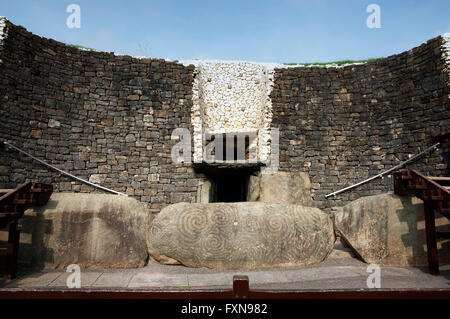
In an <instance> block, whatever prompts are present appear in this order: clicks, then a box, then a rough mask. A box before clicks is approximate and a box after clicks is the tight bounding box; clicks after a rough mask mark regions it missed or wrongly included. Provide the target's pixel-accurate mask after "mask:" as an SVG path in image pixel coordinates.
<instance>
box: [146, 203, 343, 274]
mask: <svg viewBox="0 0 450 319" xmlns="http://www.w3.org/2000/svg"><path fill="white" fill-rule="evenodd" d="M147 239H148V247H149V253H150V256H151V257H152V258H153V259H155V260H157V261H159V262H162V263H166V264H175V263H181V264H183V265H186V266H189V267H207V268H215V269H263V268H275V267H292V266H299V265H310V264H315V263H319V262H321V261H323V260H324V259H325V258H326V257H327V256H328V255H329V254H330V252H331V251H332V249H333V244H334V240H335V238H334V231H333V223H332V220H331V218H330V217H329V216H328V215H327V214H325V213H323V212H322V211H320V210H319V209H317V208H312V207H303V206H298V205H282V204H269V203H257V202H242V203H208V204H201V203H195V204H189V203H178V204H174V205H170V206H167V207H165V208H164V209H163V210H161V212H160V213H159V214H158V216H157V217H155V219H154V221H153V223H152V226H151V230H150V232H149V233H148V237H147Z"/></svg>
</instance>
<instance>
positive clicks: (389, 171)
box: [325, 143, 440, 198]
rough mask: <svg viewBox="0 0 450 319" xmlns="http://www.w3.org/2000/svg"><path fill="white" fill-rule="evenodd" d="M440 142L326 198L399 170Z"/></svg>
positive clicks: (326, 196) (434, 147)
mask: <svg viewBox="0 0 450 319" xmlns="http://www.w3.org/2000/svg"><path fill="white" fill-rule="evenodd" d="M439 144H440V143H436V144H434V145H432V146H430V147H428V148H427V149H425V150H424V151H422V152H421V153H419V154H417V155H414V156H413V157H411V158H410V159H408V160H406V161H404V162H402V163H400V164H398V165H396V166H394V167H392V168H391V169H388V170H387V171H384V172H383V173H380V174H378V175H375V176H372V177H370V178H368V179H365V180H363V181H362V182H359V183H356V184H353V185H351V186H347V187H345V188H342V189H340V190H338V191H335V192H333V193H330V194H327V195H325V198H328V197H330V196H336V195H337V194H340V193H342V192H345V191H348V190H350V189H352V188H355V187H357V186H360V185H363V184H365V183H368V182H370V181H372V180H374V179H377V178H381V177H383V176H384V175H386V174H389V173H391V172H393V171H395V170H398V169H399V168H402V167H403V166H405V165H406V164H408V163H411V162H413V161H415V160H416V159H418V158H419V157H421V156H422V155H424V154H425V153H427V152H429V151H431V150H434V149H436V148H437V147H438V146H439Z"/></svg>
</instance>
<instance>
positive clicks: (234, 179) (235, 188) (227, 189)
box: [214, 175, 249, 203]
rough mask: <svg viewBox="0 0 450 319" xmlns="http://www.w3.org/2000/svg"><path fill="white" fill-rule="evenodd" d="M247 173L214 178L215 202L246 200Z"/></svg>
mask: <svg viewBox="0 0 450 319" xmlns="http://www.w3.org/2000/svg"><path fill="white" fill-rule="evenodd" d="M248 179H249V176H248V175H228V176H217V177H215V178H214V182H215V185H216V200H215V201H216V202H226V203H228V202H245V201H246V200H247V187H248Z"/></svg>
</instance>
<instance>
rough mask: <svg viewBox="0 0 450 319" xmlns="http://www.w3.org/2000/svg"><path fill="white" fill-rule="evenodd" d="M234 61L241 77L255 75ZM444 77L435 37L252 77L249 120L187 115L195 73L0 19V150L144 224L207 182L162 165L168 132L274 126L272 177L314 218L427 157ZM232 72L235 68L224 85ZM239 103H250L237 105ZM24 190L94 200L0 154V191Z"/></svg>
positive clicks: (443, 171)
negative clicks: (303, 178) (295, 188)
mask: <svg viewBox="0 0 450 319" xmlns="http://www.w3.org/2000/svg"><path fill="white" fill-rule="evenodd" d="M238 64H239V63H238ZM241 64H242V65H243V66H247V67H249V66H250V69H249V70H250V71H252V72H253V71H255V69H254V68H258V65H257V64H248V63H241ZM205 65H208V64H207V63H204V64H203V67H204V66H205ZM449 68H450V65H449V60H448V38H447V37H445V36H444V37H441V36H440V37H437V38H434V39H432V40H429V41H428V42H427V43H425V44H423V45H421V46H419V47H417V48H414V49H412V50H410V51H407V52H404V53H401V54H398V55H393V56H390V57H388V58H384V59H378V60H376V61H374V62H369V63H365V64H358V65H348V66H344V67H330V66H327V67H280V68H275V69H274V70H270V72H268V71H267V70H265V69H264V68H261V70H259V71H258V72H259V73H258V74H255V76H254V78H252V77H251V76H250V77H249V75H248V74H246V75H243V77H244V78H246V79H250V80H249V81H250V82H252V81H253V82H252V83H254V84H255V86H256V87H255V91H254V92H259V93H258V94H259V95H252V94H254V92H248V94H249V99H244V98H243V97H242V96H241V97H238V99H237V100H239V101H241V102H242V103H244V105H242V106H241V107H245V108H246V111H247V112H250V113H249V114H250V115H244V116H242V114H240V113H236V112H234V111H230V114H228V115H229V116H226V114H222V113H223V112H222V111H223V110H222V111H220V107H221V105H219V104H222V102H223V101H224V99H223V97H221V96H218V97H217V103H218V105H217V106H214V105H213V104H214V103H209V102H211V101H209V102H208V103H209V104H210V105H211V106H212V107H217V108H218V109H219V111H217V112H212V111H211V110H213V109H209V106H208V107H207V108H203V109H200V108H201V106H202V103H199V102H198V101H199V99H200V98H204V97H205V96H200V94H201V93H199V90H198V88H199V87H198V83H197V84H196V81H197V82H198V81H200V80H202V81H203V80H206V81H208V76H207V73H208V72H206V73H204V75H206V77H205V78H203V77H202V78H201V79H199V78H196V77H195V76H196V75H198V74H199V70H200V71H201V67H200V66H198V67H197V68H196V67H195V66H194V65H187V66H186V65H183V64H181V63H176V62H171V61H166V60H162V59H150V58H145V59H138V58H133V57H130V56H117V55H114V54H113V53H105V52H96V51H84V50H79V49H77V48H73V47H69V46H67V45H65V44H63V43H60V42H57V41H54V40H51V39H46V38H42V37H39V36H36V35H33V34H31V33H30V32H28V31H27V30H25V29H24V28H22V27H20V26H15V25H14V24H12V23H10V22H9V21H8V20H6V19H4V18H3V19H0V117H1V126H0V139H1V140H6V141H8V142H10V143H12V144H14V145H16V146H18V147H20V148H22V149H24V150H26V151H28V152H30V153H31V154H33V155H35V156H37V157H39V158H40V159H42V160H45V161H46V162H48V163H50V164H52V165H55V166H57V167H59V168H61V169H63V170H66V171H68V172H70V173H72V174H74V175H76V176H79V177H81V178H84V179H88V180H90V181H91V182H94V183H98V184H101V185H102V186H105V187H108V188H111V189H113V190H116V191H120V192H124V193H127V194H128V195H130V196H133V197H135V198H136V199H138V200H140V201H142V202H144V203H145V204H147V205H148V206H149V207H150V208H151V210H152V211H153V212H154V213H157V212H159V211H160V210H161V209H162V208H163V207H165V206H167V205H169V204H172V203H177V202H195V201H196V192H197V188H198V186H199V185H200V184H202V183H203V182H205V181H206V179H207V177H206V176H205V175H204V174H201V173H198V172H196V171H195V169H194V167H193V164H192V163H183V164H174V163H173V162H172V160H171V149H172V146H173V145H174V144H175V143H176V142H177V141H176V140H171V134H172V131H173V130H174V129H175V128H187V129H189V130H190V132H192V133H195V125H196V123H197V124H198V123H201V125H205V123H206V124H207V126H208V128H210V129H212V130H215V129H230V130H232V131H236V130H237V129H245V128H247V126H251V123H253V122H252V121H254V122H255V127H257V128H260V129H261V128H265V129H268V128H270V127H272V128H273V127H276V128H279V132H280V170H281V171H291V172H295V171H304V172H307V173H308V174H309V175H310V179H311V188H312V196H313V199H314V205H315V206H317V207H319V208H322V209H326V210H327V209H329V208H331V207H333V206H341V205H343V204H345V203H347V202H349V201H351V200H354V199H356V198H359V197H360V196H365V195H374V194H378V193H381V192H385V191H388V190H392V180H391V178H390V177H386V178H384V179H383V180H378V181H375V182H372V183H369V184H367V185H364V186H362V187H359V188H356V189H354V190H352V191H350V192H346V193H343V194H340V195H338V196H336V197H335V198H329V199H325V197H324V195H325V194H327V193H330V192H332V191H335V190H338V189H339V188H342V187H345V186H348V185H351V184H353V183H356V182H358V181H360V180H362V179H365V178H367V177H370V176H372V175H375V174H378V173H380V172H381V171H383V170H386V169H389V168H391V167H392V166H394V165H397V164H398V163H400V162H401V161H403V160H406V159H408V158H409V156H411V155H414V154H417V153H418V152H420V151H421V150H423V149H425V148H426V147H428V146H430V145H431V143H432V142H431V136H433V135H438V134H442V133H445V132H448V131H449V130H450V105H449V94H450V91H449V84H450V82H449ZM265 72H268V73H265ZM244 73H245V72H244ZM235 74H237V75H238V76H239V74H240V72H239V69H236V70H235V71H233V72H232V75H231V77H233V76H234V75H235ZM260 75H261V76H260ZM216 80H217V79H216ZM211 81H212V82H214V81H215V80H214V79H213V78H212V79H211ZM246 81H247V80H246ZM258 81H259V82H258ZM256 82H258V83H256ZM236 83H238V82H236V81H234V80H232V81H231V80H230V83H225V82H224V83H223V85H224V86H225V88H228V86H229V85H231V86H232V88H233V84H236ZM258 85H259V86H258ZM232 88H231V89H230V90H232ZM252 99H258V101H259V102H258V103H257V104H255V105H253V106H252V107H248V105H249V104H248V103H250V104H252V103H253V102H252V101H253V100H252ZM208 103H206V104H203V105H209V104H208ZM245 103H247V104H245ZM196 107H198V108H199V109H198V111H199V112H200V113H198V114H201V116H200V117H198V119H197V120H196V117H195V110H196ZM231 107H234V106H233V105H232V104H230V108H231ZM230 110H231V109H230ZM221 112H222V113H221ZM238 114H239V115H238ZM225 118H227V119H231V120H232V121H231V122H229V121H228V120H227V121H226V123H227V125H228V124H229V126H228V127H224V126H221V125H222V124H223V123H225V121H223V123H222V122H221V121H222V119H225ZM238 118H243V119H245V121H244V122H242V123H238V122H237V120H238ZM196 121H200V122H196ZM233 121H234V122H233ZM247 122H249V123H247ZM258 126H259V127H258ZM249 128H250V127H249ZM251 129H253V127H251ZM193 137H195V134H193ZM448 162H449V150H448V149H447V148H445V147H443V148H441V149H439V150H438V151H435V152H433V153H431V154H430V155H428V156H425V157H424V158H423V159H421V160H419V161H418V162H416V163H415V164H412V165H410V166H409V167H411V168H416V169H419V170H420V171H423V172H424V173H426V174H431V175H449V169H448ZM25 180H39V181H41V182H44V183H52V184H53V185H55V186H56V189H57V191H71V192H99V190H97V189H94V188H93V187H91V186H88V185H86V184H81V183H79V182H77V181H73V180H71V179H69V178H68V177H65V176H61V175H59V174H58V173H57V172H55V171H52V170H49V169H47V168H46V167H45V166H42V165H41V164H39V163H36V162H33V161H32V160H31V159H28V158H25V157H24V156H23V155H20V154H18V153H16V152H14V151H11V150H7V149H6V148H5V147H4V146H0V188H12V187H15V186H16V185H17V184H19V183H23V182H24V181H25Z"/></svg>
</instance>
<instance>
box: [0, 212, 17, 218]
mask: <svg viewBox="0 0 450 319" xmlns="http://www.w3.org/2000/svg"><path fill="white" fill-rule="evenodd" d="M20 215H22V212H12V213H4V212H2V213H0V218H10V217H16V216H20Z"/></svg>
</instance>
